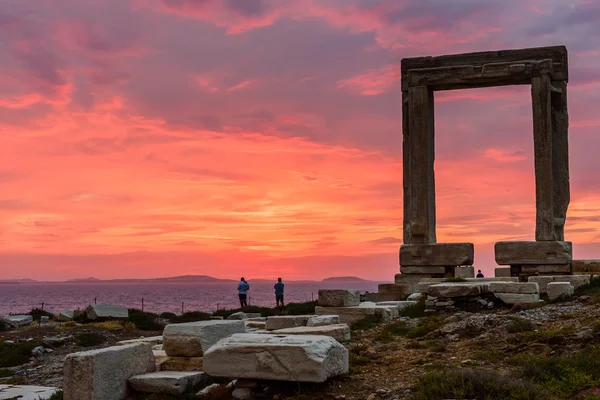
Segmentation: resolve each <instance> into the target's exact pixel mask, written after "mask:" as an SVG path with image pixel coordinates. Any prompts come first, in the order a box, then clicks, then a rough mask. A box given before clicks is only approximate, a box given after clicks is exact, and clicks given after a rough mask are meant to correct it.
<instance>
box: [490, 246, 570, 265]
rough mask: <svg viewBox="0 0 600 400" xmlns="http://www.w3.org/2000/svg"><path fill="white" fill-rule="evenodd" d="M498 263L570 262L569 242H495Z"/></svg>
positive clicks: (546, 263) (537, 263)
mask: <svg viewBox="0 0 600 400" xmlns="http://www.w3.org/2000/svg"><path fill="white" fill-rule="evenodd" d="M494 253H495V256H496V262H497V263H498V264H499V265H550V264H563V265H564V264H570V263H571V259H572V255H573V246H572V244H571V242H559V241H548V242H497V243H496V244H495V245H494Z"/></svg>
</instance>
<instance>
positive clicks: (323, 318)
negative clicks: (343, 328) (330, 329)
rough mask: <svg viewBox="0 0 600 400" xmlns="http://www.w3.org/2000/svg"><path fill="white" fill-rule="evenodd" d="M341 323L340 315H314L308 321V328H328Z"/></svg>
mask: <svg viewBox="0 0 600 400" xmlns="http://www.w3.org/2000/svg"><path fill="white" fill-rule="evenodd" d="M339 323H340V316H339V315H313V316H312V317H310V318H309V319H308V321H306V326H326V325H335V324H339Z"/></svg>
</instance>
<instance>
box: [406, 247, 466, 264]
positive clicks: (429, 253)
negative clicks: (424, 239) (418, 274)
mask: <svg viewBox="0 0 600 400" xmlns="http://www.w3.org/2000/svg"><path fill="white" fill-rule="evenodd" d="M474 255H475V248H474V246H473V243H426V244H425V243H423V244H420V243H419V244H403V245H402V246H401V247H400V265H403V266H404V265H407V266H408V265H410V266H413V265H415V266H417V265H419V266H445V265H473V258H474Z"/></svg>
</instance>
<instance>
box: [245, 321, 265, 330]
mask: <svg viewBox="0 0 600 400" xmlns="http://www.w3.org/2000/svg"><path fill="white" fill-rule="evenodd" d="M244 323H245V324H246V328H252V329H266V326H267V322H266V321H248V320H246V321H244Z"/></svg>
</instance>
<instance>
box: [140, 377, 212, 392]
mask: <svg viewBox="0 0 600 400" xmlns="http://www.w3.org/2000/svg"><path fill="white" fill-rule="evenodd" d="M208 380H209V377H208V376H207V375H206V374H205V373H204V372H179V371H164V372H163V371H159V372H150V373H148V374H142V375H135V376H132V377H131V378H129V384H130V385H131V387H132V388H133V389H134V390H136V391H138V392H142V393H163V394H173V395H178V394H183V393H186V392H190V391H193V390H194V389H197V388H198V386H200V384H202V383H203V382H208Z"/></svg>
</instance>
